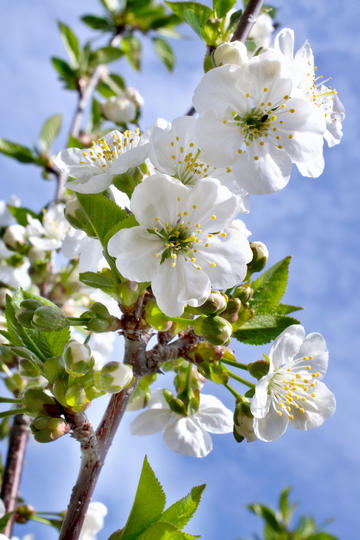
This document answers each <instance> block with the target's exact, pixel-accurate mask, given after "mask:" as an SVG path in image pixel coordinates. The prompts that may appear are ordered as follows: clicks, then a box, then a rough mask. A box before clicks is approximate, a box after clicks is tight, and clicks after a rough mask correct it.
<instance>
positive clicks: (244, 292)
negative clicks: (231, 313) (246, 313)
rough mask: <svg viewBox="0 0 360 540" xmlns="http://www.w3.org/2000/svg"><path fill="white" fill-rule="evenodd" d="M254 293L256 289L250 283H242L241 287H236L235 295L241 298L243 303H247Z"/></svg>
mask: <svg viewBox="0 0 360 540" xmlns="http://www.w3.org/2000/svg"><path fill="white" fill-rule="evenodd" d="M253 294H254V290H253V289H252V288H251V287H250V285H240V287H236V289H235V291H234V293H233V296H234V297H235V298H239V299H240V300H241V303H242V304H243V305H245V304H246V303H247V302H248V301H249V300H250V299H251V298H252V296H253Z"/></svg>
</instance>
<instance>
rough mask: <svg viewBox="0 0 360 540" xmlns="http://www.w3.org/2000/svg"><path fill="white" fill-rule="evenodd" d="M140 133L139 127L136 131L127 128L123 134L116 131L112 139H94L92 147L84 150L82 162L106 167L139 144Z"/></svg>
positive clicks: (102, 167)
mask: <svg viewBox="0 0 360 540" xmlns="http://www.w3.org/2000/svg"><path fill="white" fill-rule="evenodd" d="M140 135H141V134H140V131H139V129H135V131H134V133H132V132H131V131H129V130H126V131H124V133H122V134H120V133H118V132H115V133H114V134H113V140H112V141H106V140H105V139H104V138H102V139H98V140H97V141H93V142H92V143H91V148H90V149H88V150H86V151H85V150H84V151H83V153H82V154H83V156H84V159H83V160H81V161H80V163H81V164H82V165H85V164H86V165H89V164H91V165H95V166H96V167H99V168H101V169H104V168H106V167H108V166H109V165H111V163H112V161H113V160H116V159H117V158H118V157H119V156H120V155H121V154H123V153H124V152H126V151H127V150H130V149H131V148H133V147H134V146H137V144H138V142H139V138H140Z"/></svg>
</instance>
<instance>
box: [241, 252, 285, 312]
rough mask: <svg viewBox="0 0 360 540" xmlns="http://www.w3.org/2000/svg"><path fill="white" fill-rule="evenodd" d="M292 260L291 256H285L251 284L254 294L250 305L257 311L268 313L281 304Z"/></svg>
mask: <svg viewBox="0 0 360 540" xmlns="http://www.w3.org/2000/svg"><path fill="white" fill-rule="evenodd" d="M290 260H291V257H285V259H282V260H281V261H279V262H278V263H276V264H274V266H272V267H271V268H269V269H268V270H266V272H264V273H263V274H262V275H261V276H260V277H259V278H258V279H256V280H255V281H254V282H253V283H252V284H251V287H252V288H253V289H254V296H253V297H252V299H251V301H250V306H251V307H252V308H254V309H255V310H256V311H261V312H263V313H266V312H268V311H272V310H273V309H274V308H275V307H276V306H277V305H278V304H279V302H280V300H281V298H282V297H283V295H284V293H285V290H286V285H287V280H288V274H289V263H290Z"/></svg>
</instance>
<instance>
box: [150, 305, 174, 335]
mask: <svg viewBox="0 0 360 540" xmlns="http://www.w3.org/2000/svg"><path fill="white" fill-rule="evenodd" d="M145 319H146V322H147V323H148V324H149V325H150V326H152V327H153V328H155V330H158V331H159V332H166V331H167V330H170V328H171V326H172V322H171V321H169V318H168V317H167V316H166V315H165V314H164V313H163V312H162V311H161V309H160V308H159V307H158V305H157V303H156V301H155V300H150V301H149V302H147V303H146V306H145Z"/></svg>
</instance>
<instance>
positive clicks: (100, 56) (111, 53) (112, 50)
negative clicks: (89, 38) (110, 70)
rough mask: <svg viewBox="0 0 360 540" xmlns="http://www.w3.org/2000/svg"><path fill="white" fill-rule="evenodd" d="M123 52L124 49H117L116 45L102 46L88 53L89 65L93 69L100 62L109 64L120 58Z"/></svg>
mask: <svg viewBox="0 0 360 540" xmlns="http://www.w3.org/2000/svg"><path fill="white" fill-rule="evenodd" d="M123 54H124V51H123V50H121V49H118V48H117V47H110V46H109V47H102V48H101V49H97V50H96V51H93V52H92V53H90V56H89V67H90V68H92V69H94V68H96V67H97V66H100V64H110V62H114V61H115V60H118V59H119V58H121V57H122V56H123Z"/></svg>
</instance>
